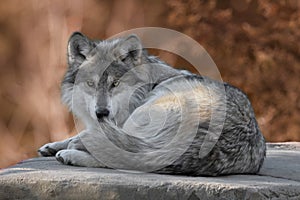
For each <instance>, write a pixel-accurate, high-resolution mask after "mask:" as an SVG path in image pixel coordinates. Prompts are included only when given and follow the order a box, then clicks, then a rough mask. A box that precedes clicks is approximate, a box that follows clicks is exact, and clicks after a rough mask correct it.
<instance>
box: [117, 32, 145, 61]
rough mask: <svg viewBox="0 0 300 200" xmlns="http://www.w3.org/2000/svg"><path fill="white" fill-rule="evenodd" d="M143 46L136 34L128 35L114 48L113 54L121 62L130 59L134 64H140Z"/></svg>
mask: <svg viewBox="0 0 300 200" xmlns="http://www.w3.org/2000/svg"><path fill="white" fill-rule="evenodd" d="M142 52H143V46H142V44H141V41H140V39H139V37H138V36H137V35H129V36H128V37H127V38H125V39H124V40H122V41H121V42H120V43H119V45H118V46H117V48H116V50H115V56H116V57H117V59H119V60H121V61H122V62H126V61H127V60H128V59H130V60H131V61H132V62H133V63H134V64H135V65H138V64H141V60H142Z"/></svg>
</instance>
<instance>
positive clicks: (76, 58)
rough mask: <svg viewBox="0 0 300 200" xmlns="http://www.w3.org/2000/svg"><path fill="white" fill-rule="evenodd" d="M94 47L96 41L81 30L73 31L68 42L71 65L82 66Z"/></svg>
mask: <svg viewBox="0 0 300 200" xmlns="http://www.w3.org/2000/svg"><path fill="white" fill-rule="evenodd" d="M94 47H95V45H94V43H93V42H92V41H91V40H90V39H88V38H87V37H86V36H85V35H83V34H82V33H80V32H75V33H73V34H72V35H71V37H70V39H69V42H68V63H69V66H70V67H71V66H72V67H73V66H80V65H81V64H82V63H83V61H84V60H85V59H86V57H87V55H88V53H89V52H90V51H91V50H92V49H93V48H94Z"/></svg>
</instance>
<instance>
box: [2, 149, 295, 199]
mask: <svg viewBox="0 0 300 200" xmlns="http://www.w3.org/2000/svg"><path fill="white" fill-rule="evenodd" d="M0 199H1V200H2V199H3V200H4V199H101V200H102V199H103V200H105V199H108V200H110V199H122V200H123V199H137V200H139V199H146V200H147V199H150V200H152V199H153V200H160V199H161V200H165V199H167V200H168V199H170V200H171V199H172V200H173V199H179V200H198V199H201V200H205V199H212V200H214V199H224V200H225V199H230V200H234V199H278V200H279V199H295V200H296V199H297V200H300V143H272V144H268V151H267V158H266V160H265V163H264V165H263V167H262V169H261V171H260V173H259V174H258V175H230V176H221V177H187V176H173V175H160V174H151V173H137V172H129V171H120V170H112V169H101V168H84V167H74V166H66V165H62V164H60V163H58V162H57V161H56V160H55V159H54V158H33V159H29V160H25V161H23V162H21V163H19V164H17V165H15V166H12V167H10V168H7V169H3V170H1V171H0Z"/></svg>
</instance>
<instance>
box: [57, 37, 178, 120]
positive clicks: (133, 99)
mask: <svg viewBox="0 0 300 200" xmlns="http://www.w3.org/2000/svg"><path fill="white" fill-rule="evenodd" d="M68 64H69V67H68V70H67V72H66V74H65V77H64V79H63V81H62V99H63V102H64V103H66V104H67V105H68V107H69V108H70V110H71V111H72V112H73V113H74V114H75V115H76V116H77V117H79V118H80V119H81V120H82V121H83V122H84V123H85V125H88V124H89V123H90V122H91V121H101V120H102V119H103V118H104V117H108V118H109V119H112V120H113V121H114V122H115V123H116V124H117V125H122V124H123V123H124V122H125V121H126V119H127V118H128V116H129V115H130V113H131V112H132V111H133V110H134V109H135V108H136V107H138V106H139V105H141V104H142V103H143V99H145V98H146V97H147V95H148V94H149V92H150V91H151V90H152V89H153V86H155V85H156V84H157V83H158V82H159V81H162V80H163V77H169V75H170V74H176V73H178V72H177V71H176V70H174V69H171V68H170V67H168V66H167V65H165V64H164V63H163V62H161V61H160V60H158V59H156V58H155V57H153V56H148V55H147V52H146V51H145V50H144V49H143V47H142V44H141V42H140V39H139V38H138V37H137V36H136V35H129V36H127V37H124V38H117V39H111V40H103V41H93V40H90V39H88V38H87V37H86V36H84V35H83V34H81V33H78V32H76V33H74V34H73V35H72V36H71V37H70V39H69V43H68ZM156 65H159V67H157V66H156ZM153 66H156V68H158V69H157V70H153V69H152V68H153Z"/></svg>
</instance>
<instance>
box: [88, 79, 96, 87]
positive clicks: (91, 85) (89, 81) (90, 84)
mask: <svg viewBox="0 0 300 200" xmlns="http://www.w3.org/2000/svg"><path fill="white" fill-rule="evenodd" d="M86 84H87V85H88V86H89V87H92V88H94V87H95V83H94V81H92V80H88V81H87V82H86Z"/></svg>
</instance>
